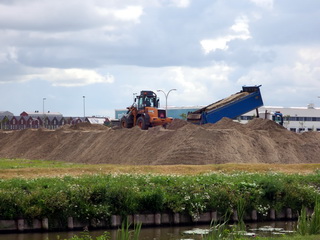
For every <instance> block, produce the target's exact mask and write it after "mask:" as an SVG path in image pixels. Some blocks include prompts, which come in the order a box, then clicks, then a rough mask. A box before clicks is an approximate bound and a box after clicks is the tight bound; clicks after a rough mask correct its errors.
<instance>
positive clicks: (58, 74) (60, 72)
mask: <svg viewBox="0 0 320 240" xmlns="http://www.w3.org/2000/svg"><path fill="white" fill-rule="evenodd" d="M35 79H42V80H45V81H49V82H51V84H52V85H53V86H63V87H79V86H86V85H90V84H95V83H113V82H114V77H113V76H112V75H110V74H107V75H105V76H103V75H101V74H99V73H97V72H96V71H93V70H85V69H57V68H48V69H42V70H41V73H38V74H37V73H36V74H29V75H28V76H27V77H26V78H25V79H24V81H30V80H35Z"/></svg>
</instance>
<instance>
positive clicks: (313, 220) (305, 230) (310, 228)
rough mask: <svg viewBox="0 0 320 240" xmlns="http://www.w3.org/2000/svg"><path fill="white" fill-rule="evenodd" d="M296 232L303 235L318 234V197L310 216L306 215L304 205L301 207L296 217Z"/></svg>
mask: <svg viewBox="0 0 320 240" xmlns="http://www.w3.org/2000/svg"><path fill="white" fill-rule="evenodd" d="M297 232H298V234H300V235H303V236H304V235H314V234H320V200H319V199H318V198H317V199H316V202H315V206H314V212H313V213H312V215H311V216H308V214H307V208H306V207H303V208H302V210H301V214H300V216H299V218H298V224H297Z"/></svg>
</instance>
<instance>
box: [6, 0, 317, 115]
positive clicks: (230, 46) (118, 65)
mask: <svg viewBox="0 0 320 240" xmlns="http://www.w3.org/2000/svg"><path fill="white" fill-rule="evenodd" d="M319 16H320V1H318V0H303V1H299V0H107V1H106V0H81V1H79V0H68V1H65V0H0V89H1V95H2V96H1V101H0V111H5V110H7V111H11V112H13V113H14V114H15V115H19V114H20V113H21V112H22V111H35V110H39V111H42V110H43V107H44V108H45V111H51V112H61V113H62V114H63V115H65V116H70V115H71V116H83V111H84V109H83V102H84V101H83V100H85V113H86V115H88V116H91V115H96V116H109V117H114V110H115V109H122V108H125V107H127V106H129V105H131V104H132V101H133V94H134V93H137V92H139V91H140V90H153V91H156V90H157V89H162V90H164V91H165V92H167V91H169V90H170V89H172V88H176V89H177V91H172V92H171V93H170V94H169V97H168V105H169V106H177V107H183V106H201V105H207V104H210V103H213V102H215V101H217V100H220V99H222V98H224V97H227V96H229V95H231V94H233V93H235V92H237V91H239V90H241V87H242V86H243V85H262V87H261V92H262V95H263V100H264V104H265V105H266V106H285V107H290V106H307V104H308V103H314V104H315V105H316V106H320V98H318V96H320V22H319ZM83 96H85V99H84V98H83ZM159 97H160V101H161V102H162V106H165V97H164V94H163V93H161V92H160V93H159ZM44 98H45V100H43V99H44Z"/></svg>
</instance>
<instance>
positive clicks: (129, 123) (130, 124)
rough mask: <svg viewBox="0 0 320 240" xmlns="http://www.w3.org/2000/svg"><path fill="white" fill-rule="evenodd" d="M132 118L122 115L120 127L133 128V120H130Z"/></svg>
mask: <svg viewBox="0 0 320 240" xmlns="http://www.w3.org/2000/svg"><path fill="white" fill-rule="evenodd" d="M130 120H131V119H129V118H127V117H122V118H121V120H120V127H121V128H132V127H133V122H132V121H130Z"/></svg>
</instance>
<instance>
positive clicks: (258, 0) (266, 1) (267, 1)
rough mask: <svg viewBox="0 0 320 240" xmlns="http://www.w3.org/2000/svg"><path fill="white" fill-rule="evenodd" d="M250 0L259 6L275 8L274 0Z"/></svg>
mask: <svg viewBox="0 0 320 240" xmlns="http://www.w3.org/2000/svg"><path fill="white" fill-rule="evenodd" d="M250 1H251V2H253V3H254V4H256V5H257V6H259V7H263V8H267V9H272V8H273V0H250Z"/></svg>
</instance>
